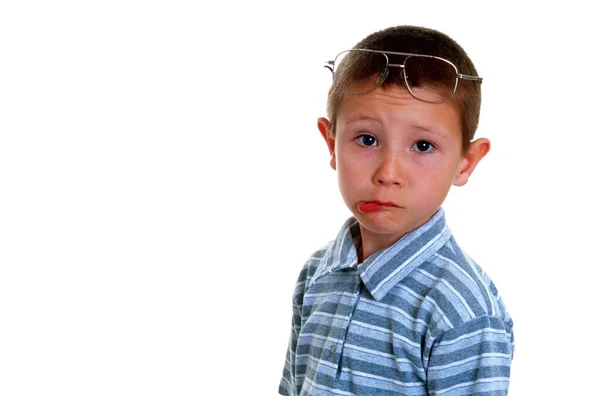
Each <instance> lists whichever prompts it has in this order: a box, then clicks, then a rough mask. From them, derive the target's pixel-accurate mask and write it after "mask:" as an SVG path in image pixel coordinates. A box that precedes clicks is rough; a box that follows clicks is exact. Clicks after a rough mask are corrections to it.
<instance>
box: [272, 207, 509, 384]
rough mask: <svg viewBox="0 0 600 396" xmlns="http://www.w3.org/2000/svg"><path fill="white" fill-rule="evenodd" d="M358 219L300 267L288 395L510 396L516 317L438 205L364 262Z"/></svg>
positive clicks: (286, 372)
mask: <svg viewBox="0 0 600 396" xmlns="http://www.w3.org/2000/svg"><path fill="white" fill-rule="evenodd" d="M359 244H360V228H359V224H358V222H357V220H356V219H355V218H350V219H348V221H346V223H345V224H344V226H343V227H342V229H341V231H340V233H339V234H338V236H337V238H336V239H335V240H334V241H332V242H330V243H329V244H328V245H326V246H325V247H324V248H322V249H320V250H318V251H317V252H315V253H314V254H313V255H312V256H311V257H310V258H309V259H308V261H307V262H306V264H305V266H304V268H303V269H302V271H301V273H300V277H299V279H298V282H297V284H296V288H295V291H294V296H293V312H294V313H293V323H292V334H291V339H290V344H289V348H288V352H287V357H286V362H285V367H284V370H283V378H282V380H281V383H280V386H279V393H280V394H282V395H431V396H433V395H443V396H458V395H475V394H476V395H482V396H483V395H486V396H492V395H494V396H497V395H506V394H507V391H508V385H509V376H510V364H511V361H512V356H513V348H514V342H513V331H512V320H511V318H510V316H509V314H508V313H507V311H506V309H505V306H504V304H503V303H502V300H501V298H500V296H499V295H498V291H497V290H496V287H495V286H494V284H493V283H492V281H491V280H490V278H489V277H488V276H487V275H486V274H485V273H484V272H483V271H482V269H481V268H480V267H479V266H478V265H477V264H476V263H475V262H473V260H472V259H471V258H469V257H468V256H467V255H466V254H465V252H463V251H462V250H461V249H460V247H459V246H458V245H457V243H456V241H455V240H454V238H453V237H452V234H451V232H450V230H449V228H448V226H447V225H446V221H445V217H444V212H443V210H442V209H440V210H439V211H438V212H437V213H436V214H435V215H434V216H433V217H432V218H431V219H430V220H429V221H428V222H427V223H425V224H424V225H422V226H421V227H419V228H418V229H416V230H414V231H412V232H410V233H408V234H406V235H405V236H404V237H403V238H401V239H400V240H399V241H397V242H396V243H395V244H394V245H392V246H390V247H389V248H387V249H384V250H381V251H379V252H377V253H374V254H372V255H371V256H369V257H368V258H367V259H366V260H364V261H363V262H362V263H358V256H357V250H356V248H355V246H358V245H359Z"/></svg>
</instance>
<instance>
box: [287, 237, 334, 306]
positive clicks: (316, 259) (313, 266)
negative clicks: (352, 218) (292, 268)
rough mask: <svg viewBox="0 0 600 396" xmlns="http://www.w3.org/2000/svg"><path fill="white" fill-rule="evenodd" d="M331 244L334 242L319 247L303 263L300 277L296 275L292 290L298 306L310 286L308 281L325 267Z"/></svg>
mask: <svg viewBox="0 0 600 396" xmlns="http://www.w3.org/2000/svg"><path fill="white" fill-rule="evenodd" d="M333 242H334V241H330V242H328V243H327V244H325V245H323V246H321V247H320V248H319V249H317V250H316V251H315V252H313V253H312V254H311V255H310V256H309V257H308V259H307V260H306V261H305V262H304V265H303V266H302V270H301V271H300V275H298V280H297V281H296V288H295V289H294V302H295V303H297V304H298V305H302V299H303V296H304V294H305V293H306V290H307V289H308V286H309V285H310V281H311V280H312V279H313V278H314V277H315V275H316V274H317V273H318V272H319V271H320V270H322V268H323V267H324V266H325V261H326V258H327V256H328V255H329V251H330V249H331V246H332V245H333Z"/></svg>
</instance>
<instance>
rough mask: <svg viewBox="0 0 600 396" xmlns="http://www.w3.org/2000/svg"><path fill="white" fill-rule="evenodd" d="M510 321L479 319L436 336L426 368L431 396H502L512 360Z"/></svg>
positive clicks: (506, 384) (506, 385) (493, 318)
mask: <svg viewBox="0 0 600 396" xmlns="http://www.w3.org/2000/svg"><path fill="white" fill-rule="evenodd" d="M513 348H514V341H513V332H512V322H510V321H509V322H506V321H505V320H504V319H503V318H499V317H493V316H481V317H478V318H475V319H473V320H470V321H468V322H466V323H464V324H462V325H460V326H458V327H455V328H452V329H450V330H448V331H446V332H444V333H443V334H442V335H441V336H439V337H437V338H436V339H435V340H434V342H433V344H432V346H431V350H430V354H429V361H428V365H427V389H428V391H429V394H430V395H431V396H442V395H443V396H463V395H478V396H504V395H506V394H507V393H508V384H509V378H510V365H511V362H512V357H513Z"/></svg>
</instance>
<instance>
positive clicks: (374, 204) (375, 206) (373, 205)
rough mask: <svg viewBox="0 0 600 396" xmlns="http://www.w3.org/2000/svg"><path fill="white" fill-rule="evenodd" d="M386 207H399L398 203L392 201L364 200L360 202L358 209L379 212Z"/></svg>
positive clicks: (364, 211) (366, 211)
mask: <svg viewBox="0 0 600 396" xmlns="http://www.w3.org/2000/svg"><path fill="white" fill-rule="evenodd" d="M385 207H394V208H397V207H398V205H396V204H394V203H392V202H382V201H362V202H360V203H359V204H358V210H360V211H361V212H363V213H369V212H377V211H379V210H382V209H383V208H385Z"/></svg>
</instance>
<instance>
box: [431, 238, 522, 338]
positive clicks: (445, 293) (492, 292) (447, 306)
mask: <svg viewBox="0 0 600 396" xmlns="http://www.w3.org/2000/svg"><path fill="white" fill-rule="evenodd" d="M421 272H422V274H423V276H426V277H429V279H430V281H431V289H430V291H429V293H428V297H429V298H430V299H431V300H432V301H434V302H435V305H436V306H438V307H439V317H438V318H437V319H438V321H437V325H438V326H436V327H437V330H438V331H441V332H444V331H448V330H450V329H452V328H455V327H461V326H462V325H463V324H465V323H469V322H472V321H473V320H475V319H477V318H481V317H489V318H496V319H499V320H501V321H502V322H504V325H505V326H506V327H507V330H509V331H512V330H511V329H512V320H511V318H510V315H509V314H508V311H507V309H506V307H505V305H504V303H503V301H502V298H501V297H500V294H499V292H498V289H497V288H496V286H495V285H494V282H493V281H492V279H491V278H490V277H489V276H488V275H487V274H486V273H485V271H484V270H483V269H482V268H481V266H479V265H478V264H477V263H476V262H475V261H474V260H473V259H471V258H470V257H469V256H468V255H467V254H466V253H465V252H464V251H463V250H462V249H461V248H460V247H459V246H458V244H457V243H456V241H455V240H454V238H451V239H450V240H449V241H448V243H446V244H445V245H444V246H443V247H442V248H441V249H440V250H439V251H438V252H437V253H436V254H435V255H434V256H433V257H432V258H431V259H430V260H429V261H428V262H427V263H425V264H424V265H423V267H422V268H421ZM496 319H494V320H496Z"/></svg>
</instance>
